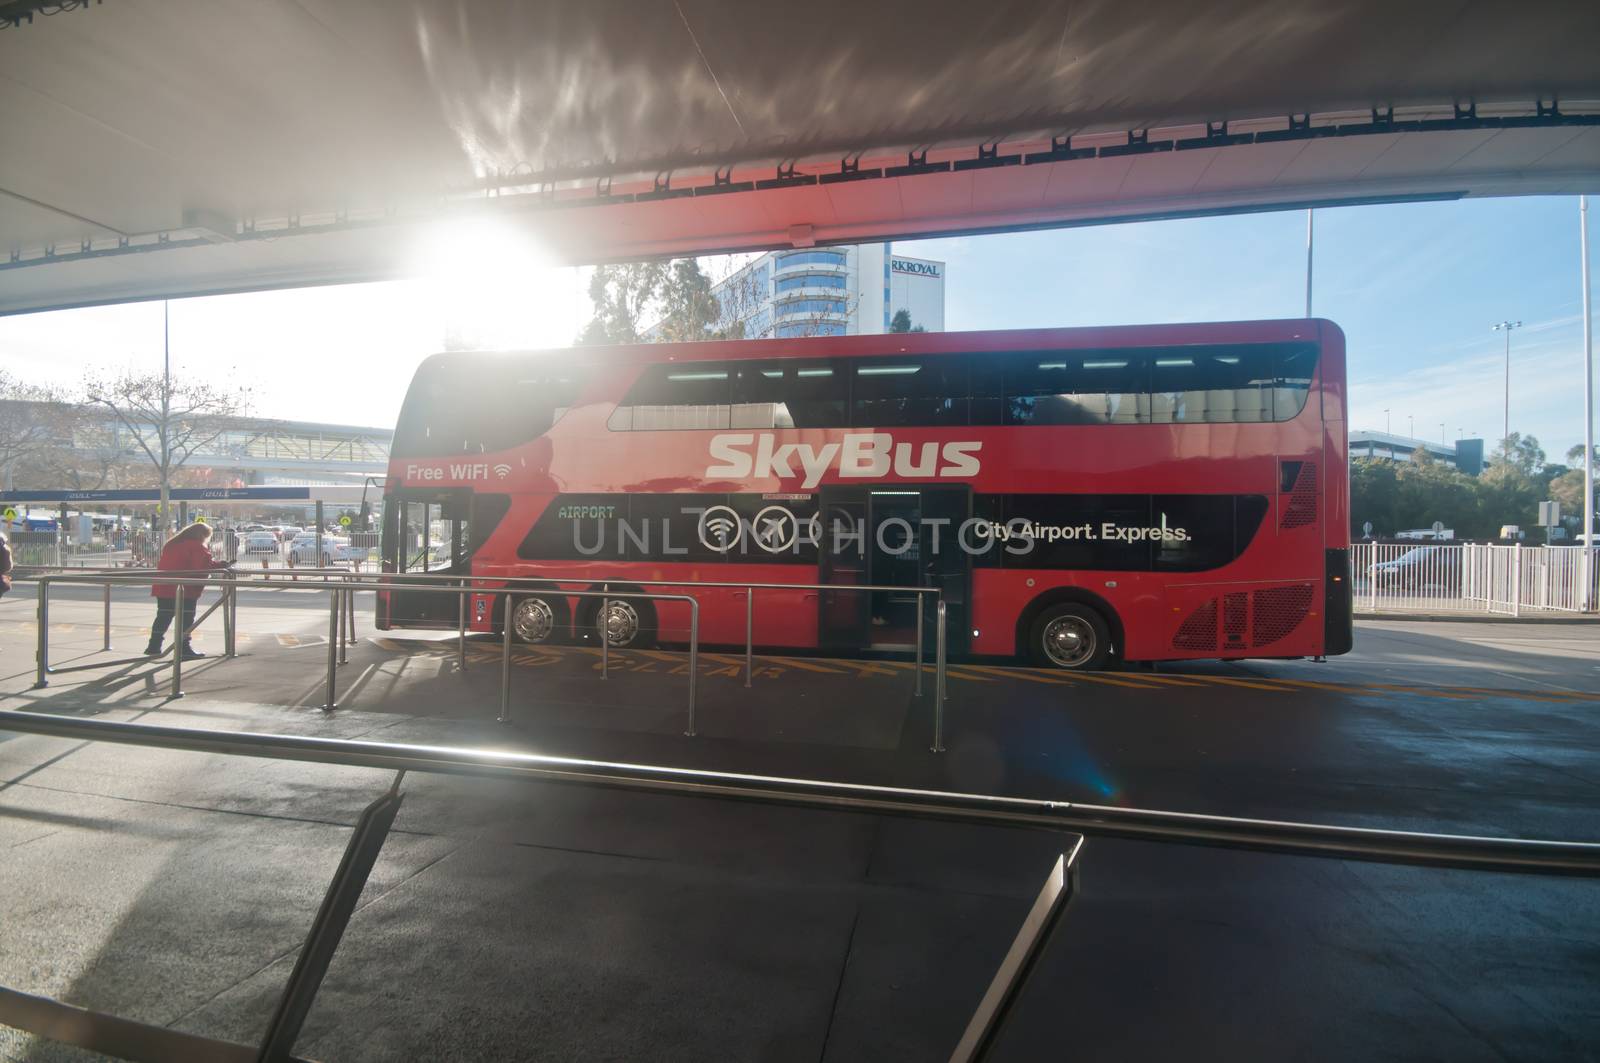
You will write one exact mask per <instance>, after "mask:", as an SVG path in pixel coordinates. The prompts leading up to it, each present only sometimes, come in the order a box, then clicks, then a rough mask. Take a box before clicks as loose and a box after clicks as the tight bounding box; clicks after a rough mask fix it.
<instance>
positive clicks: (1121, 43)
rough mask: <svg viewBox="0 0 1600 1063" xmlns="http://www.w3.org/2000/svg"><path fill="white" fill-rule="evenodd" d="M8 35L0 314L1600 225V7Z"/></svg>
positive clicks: (384, 20)
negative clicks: (749, 266)
mask: <svg viewBox="0 0 1600 1063" xmlns="http://www.w3.org/2000/svg"><path fill="white" fill-rule="evenodd" d="M67 6H71V5H60V4H49V5H46V4H40V3H30V2H21V3H18V2H12V3H4V2H0V24H3V23H4V22H5V20H6V19H7V18H8V17H10V18H13V19H15V20H16V21H17V24H15V25H11V26H9V27H6V28H0V251H3V252H5V253H3V254H0V313H14V312H19V311H25V310H32V309H39V308H44V307H53V306H66V305H81V304H87V303H95V302H109V301H121V300H127V299H143V298H158V297H163V296H171V295H181V294H194V293H200V292H215V291H229V290H240V289H250V288H265V287H287V286H294V285H302V284H316V283H329V282H338V281H347V280H362V279H375V278H380V277H390V276H397V275H401V274H402V273H404V272H405V271H407V270H408V269H410V268H413V266H414V261H413V258H414V256H408V254H407V249H409V248H410V247H411V246H413V244H414V241H415V238H416V234H417V230H418V228H419V226H422V225H424V224H426V223H428V222H431V221H436V220H437V219H439V218H441V217H447V216H452V215H455V214H459V213H467V212H489V213H492V214H494V215H495V216H498V217H503V218H507V219H512V220H514V221H516V222H517V223H519V224H521V225H524V226H526V227H527V228H528V229H529V230H530V231H531V232H532V233H533V234H534V235H535V236H536V237H537V238H538V239H539V240H540V241H541V242H542V243H543V245H544V246H545V247H546V248H547V249H548V252H549V254H550V256H551V258H552V259H553V260H555V261H560V262H595V261H604V260H614V259H625V258H631V257H638V256H647V255H663V254H681V253H689V252H708V251H725V250H754V249H759V248H770V247H776V246H786V245H801V246H803V245H807V244H810V243H828V242H852V241H864V240H881V239H891V238H896V237H909V236H916V235H926V234H934V233H954V232H971V231H986V230H995V229H1006V228H1014V227H1042V226H1051V225H1063V224H1082V223H1097V222H1104V221H1111V220H1122V219H1128V218H1140V217H1163V216H1176V215H1183V214H1191V213H1216V212H1223V211H1233V210H1255V209H1280V208H1285V207H1292V206H1298V205H1305V204H1312V203H1337V202H1360V201H1370V200H1389V199H1397V198H1398V199H1403V198H1419V197H1421V198H1428V197H1457V196H1463V195H1474V196H1475V195H1518V194H1545V193H1575V192H1580V191H1600V187H1597V186H1600V61H1597V59H1596V52H1595V44H1596V42H1597V41H1600V4H1595V3H1592V2H1575V3H1570V4H1564V3H1547V4H1541V5H1517V4H1507V3H1497V2H1480V3H1459V2H1456V3H1428V2H1421V0H1419V2H1415V3H1406V4H1395V3H1392V2H1388V3H1360V2H1351V3H1343V4H1329V3H1326V2H1325V0H1236V2H1234V3H1221V4H1194V3H1189V2H1156V3H1148V2H1147V3H1140V4H1132V3H1127V2H1125V0H1071V2H1064V0H1013V2H1009V3H1008V2H1003V0H989V2H986V3H972V2H968V0H959V2H957V0H922V2H918V3H901V2H879V3H862V2H860V0H856V2H853V3H843V2H839V0H810V2H809V3H793V2H791V3H784V4H779V3H772V2H769V0H739V2H735V0H675V2H659V3H656V2H652V3H626V2H622V0H610V2H607V0H545V2H543V3H539V4H532V3H510V2H506V3H489V2H479V0H460V2H453V3H444V2H436V0H418V2H415V3H409V4H400V3H395V2H393V0H94V2H92V3H90V2H88V0H85V3H84V4H83V5H82V6H79V7H76V8H74V9H72V10H65V11H61V12H60V13H57V14H53V15H49V16H46V15H44V14H43V13H38V14H33V15H32V16H31V17H30V16H29V11H30V10H32V9H36V8H43V9H50V10H53V9H55V8H56V7H67Z"/></svg>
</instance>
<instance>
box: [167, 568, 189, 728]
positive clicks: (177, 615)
mask: <svg viewBox="0 0 1600 1063" xmlns="http://www.w3.org/2000/svg"><path fill="white" fill-rule="evenodd" d="M187 590H188V588H187V587H185V586H184V585H183V584H181V583H180V584H178V597H177V599H176V605H175V606H174V610H173V618H172V619H173V623H172V633H173V636H174V637H173V639H172V693H171V694H170V695H168V700H171V699H172V698H181V697H183V644H184V642H185V641H186V640H187V639H188V637H189V632H188V629H187V628H186V627H185V626H184V623H183V597H184V592H185V591H187Z"/></svg>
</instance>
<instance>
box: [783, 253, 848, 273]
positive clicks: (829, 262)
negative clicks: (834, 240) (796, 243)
mask: <svg viewBox="0 0 1600 1063" xmlns="http://www.w3.org/2000/svg"><path fill="white" fill-rule="evenodd" d="M807 265H809V266H834V267H836V268H838V269H843V268H844V265H845V256H844V252H842V251H791V252H789V253H788V254H783V255H779V256H778V268H779V269H787V268H789V267H791V266H807Z"/></svg>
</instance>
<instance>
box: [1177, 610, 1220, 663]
mask: <svg viewBox="0 0 1600 1063" xmlns="http://www.w3.org/2000/svg"><path fill="white" fill-rule="evenodd" d="M1172 648H1173V649H1175V650H1206V651H1212V652H1214V651H1215V650H1216V648H1217V600H1216V599H1215V598H1213V599H1211V600H1210V601H1209V602H1207V603H1205V604H1204V605H1202V606H1201V607H1200V608H1198V609H1196V610H1195V611H1194V612H1192V613H1190V614H1189V617H1188V619H1186V620H1185V621H1184V622H1183V624H1182V625H1181V626H1179V628H1178V633H1177V634H1176V635H1174V636H1172Z"/></svg>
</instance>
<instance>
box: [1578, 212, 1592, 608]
mask: <svg viewBox="0 0 1600 1063" xmlns="http://www.w3.org/2000/svg"><path fill="white" fill-rule="evenodd" d="M1578 248H1579V252H1580V254H1581V255H1582V258H1583V268H1582V269H1581V270H1580V271H1579V272H1580V276H1581V277H1582V281H1583V518H1582V519H1583V535H1584V537H1583V539H1581V540H1580V542H1582V543H1583V549H1582V550H1581V551H1580V552H1579V555H1578V556H1579V557H1581V558H1582V559H1583V565H1582V566H1581V568H1580V572H1581V573H1582V575H1583V602H1582V605H1583V608H1584V609H1585V610H1586V611H1587V610H1590V609H1593V608H1594V607H1595V602H1594V547H1595V538H1594V317H1593V311H1592V308H1591V306H1590V304H1589V197H1588V196H1579V197H1578Z"/></svg>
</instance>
